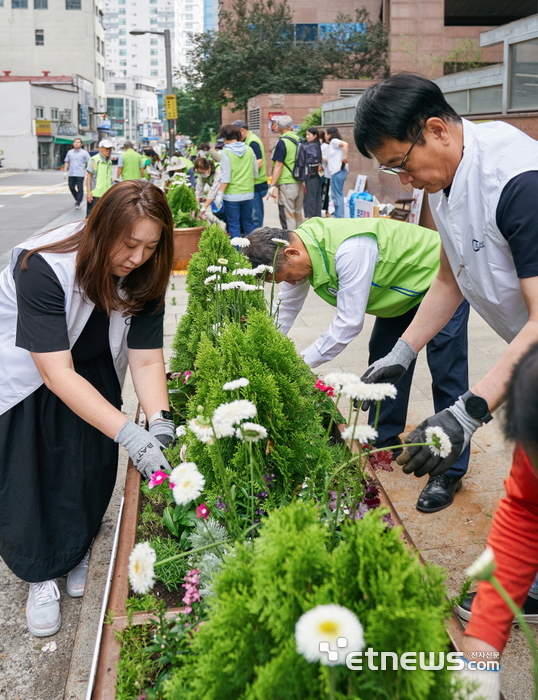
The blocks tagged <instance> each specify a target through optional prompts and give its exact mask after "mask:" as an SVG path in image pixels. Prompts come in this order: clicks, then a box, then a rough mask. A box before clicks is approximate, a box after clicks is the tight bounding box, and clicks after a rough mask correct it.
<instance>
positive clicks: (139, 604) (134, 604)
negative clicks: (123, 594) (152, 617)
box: [125, 593, 159, 619]
mask: <svg viewBox="0 0 538 700" xmlns="http://www.w3.org/2000/svg"><path fill="white" fill-rule="evenodd" d="M158 605H159V601H158V600H157V598H156V597H155V596H154V595H153V593H146V595H140V596H139V595H134V596H131V597H130V598H127V600H126V601H125V607H126V609H127V614H128V615H129V617H130V618H131V619H132V615H133V613H136V612H153V611H154V610H156V609H157V607H158Z"/></svg>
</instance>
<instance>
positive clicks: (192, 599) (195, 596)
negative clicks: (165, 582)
mask: <svg viewBox="0 0 538 700" xmlns="http://www.w3.org/2000/svg"><path fill="white" fill-rule="evenodd" d="M183 580H184V581H185V583H184V584H183V588H184V589H185V595H184V596H183V601H182V602H183V603H185V609H184V611H183V612H184V613H185V614H188V613H190V612H192V603H197V602H200V600H201V598H200V591H199V590H198V587H199V586H200V569H191V570H190V571H189V573H188V574H187V575H186V576H185V577H184V579H183Z"/></svg>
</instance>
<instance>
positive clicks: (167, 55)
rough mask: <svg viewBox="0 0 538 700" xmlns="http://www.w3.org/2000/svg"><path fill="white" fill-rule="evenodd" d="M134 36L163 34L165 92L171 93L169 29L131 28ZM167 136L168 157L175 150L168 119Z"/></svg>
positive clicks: (171, 120)
mask: <svg viewBox="0 0 538 700" xmlns="http://www.w3.org/2000/svg"><path fill="white" fill-rule="evenodd" d="M129 34H133V35H134V36H140V35H142V34H158V35H159V36H164V55H165V59H166V94H167V95H173V94H174V87H173V84H172V42H171V40H170V30H169V29H165V30H164V31H163V32H155V31H153V30H151V29H147V30H144V29H133V30H131V31H130V32H129ZM168 138H169V145H168V148H169V151H168V157H169V158H170V157H171V156H172V154H173V152H174V150H175V147H174V146H175V136H174V120H173V119H169V120H168Z"/></svg>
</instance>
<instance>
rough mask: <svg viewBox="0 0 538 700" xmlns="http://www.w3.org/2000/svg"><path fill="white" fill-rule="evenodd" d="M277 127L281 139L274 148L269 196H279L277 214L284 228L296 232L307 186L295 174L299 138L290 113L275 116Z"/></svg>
mask: <svg viewBox="0 0 538 700" xmlns="http://www.w3.org/2000/svg"><path fill="white" fill-rule="evenodd" d="M274 126H275V128H276V130H277V131H278V133H279V134H280V139H279V141H278V142H277V144H276V146H275V150H274V151H273V174H272V179H271V188H270V190H269V196H271V197H278V215H279V218H280V225H281V226H282V228H285V229H288V230H289V231H293V229H294V228H296V227H297V226H299V224H301V223H302V222H303V219H304V216H303V196H304V194H303V193H304V185H303V183H302V182H299V180H296V179H295V178H294V177H293V169H294V167H295V157H296V155H297V147H298V144H299V137H298V136H297V134H296V133H295V132H294V131H293V119H292V118H291V117H290V116H288V115H287V114H283V115H281V116H279V117H276V118H275V119H274Z"/></svg>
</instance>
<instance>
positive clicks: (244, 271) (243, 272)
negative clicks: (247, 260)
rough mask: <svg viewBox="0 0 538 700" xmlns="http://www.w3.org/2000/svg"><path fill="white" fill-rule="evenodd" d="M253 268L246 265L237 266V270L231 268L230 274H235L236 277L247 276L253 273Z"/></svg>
mask: <svg viewBox="0 0 538 700" xmlns="http://www.w3.org/2000/svg"><path fill="white" fill-rule="evenodd" d="M253 274H254V270H251V269H250V268H248V267H238V268H237V270H232V275H237V276H238V277H247V276H248V275H253Z"/></svg>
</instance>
